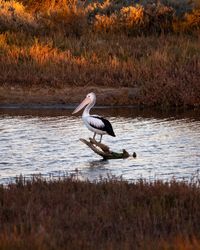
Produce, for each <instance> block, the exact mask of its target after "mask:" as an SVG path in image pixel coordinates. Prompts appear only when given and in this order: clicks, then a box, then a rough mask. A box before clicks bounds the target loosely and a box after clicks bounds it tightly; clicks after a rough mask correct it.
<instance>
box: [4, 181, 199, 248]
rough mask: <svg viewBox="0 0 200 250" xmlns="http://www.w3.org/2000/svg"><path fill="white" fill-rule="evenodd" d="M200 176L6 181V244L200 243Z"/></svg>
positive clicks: (187, 245)
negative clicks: (192, 178)
mask: <svg viewBox="0 0 200 250" xmlns="http://www.w3.org/2000/svg"><path fill="white" fill-rule="evenodd" d="M199 237H200V188H199V181H196V182H195V181H193V182H191V183H190V184H188V183H184V182H183V181H181V182H176V181H171V182H162V181H155V182H153V183H147V182H145V181H142V180H141V181H138V182H137V183H127V182H126V181H122V180H116V179H107V180H101V181H100V182H98V183H91V182H88V181H85V182H81V181H78V180H76V179H75V178H63V179H60V180H57V181H56V180H54V181H52V180H51V181H46V180H44V179H41V178H39V177H35V178H33V179H32V180H29V181H25V180H24V179H23V178H19V179H18V180H17V182H16V184H10V185H8V186H7V187H5V186H1V187H0V248H1V249H57V250H59V249H70V250H73V249H105V250H106V249H124V250H126V249H154V250H155V249H176V250H179V249H181V250H185V249H199V248H200V238H199Z"/></svg>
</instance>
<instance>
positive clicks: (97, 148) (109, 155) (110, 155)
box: [80, 138, 136, 160]
mask: <svg viewBox="0 0 200 250" xmlns="http://www.w3.org/2000/svg"><path fill="white" fill-rule="evenodd" d="M80 141H82V142H83V143H84V144H86V145H87V146H88V147H89V148H90V149H92V150H93V151H94V152H95V153H96V154H98V155H100V156H101V157H103V159H104V160H110V159H125V158H128V157H129V156H130V154H129V153H128V152H127V151H126V150H125V149H123V150H122V152H121V153H117V152H113V151H110V149H109V147H108V146H107V145H105V144H103V143H101V142H97V141H96V140H95V139H92V138H89V141H87V140H85V139H82V138H81V139H80ZM132 156H133V157H134V158H135V157H136V153H135V152H134V153H133V155H132Z"/></svg>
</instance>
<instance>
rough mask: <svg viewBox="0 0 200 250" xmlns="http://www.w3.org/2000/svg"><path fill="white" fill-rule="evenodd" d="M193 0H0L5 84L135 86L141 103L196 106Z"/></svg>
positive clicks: (0, 65) (197, 48) (197, 45)
mask: <svg viewBox="0 0 200 250" xmlns="http://www.w3.org/2000/svg"><path fill="white" fill-rule="evenodd" d="M188 4H189V3H188ZM194 6H196V7H194ZM194 6H193V9H192V10H190V11H188V10H187V8H186V7H185V12H183V13H182V14H181V15H180V14H179V15H178V14H176V8H177V7H176V8H175V7H173V6H172V5H169V4H168V5H167V4H166V5H164V3H159V4H149V3H146V4H143V5H133V4H131V3H130V4H125V3H123V2H122V3H118V2H115V1H114V2H112V1H105V2H103V3H102V4H100V3H90V4H87V3H82V2H79V1H64V0H59V1H48V0H37V1H26V0H23V1H20V2H17V1H14V0H12V1H3V0H1V1H0V32H1V33H0V72H1V74H0V84H1V85H16V84H18V85H20V86H22V87H26V86H28V87H31V86H39V87H42V86H46V87H54V88H55V87H59V88H62V87H63V86H70V87H76V86H91V85H92V86H99V87H114V88H115V87H117V88H120V87H131V88H134V89H135V90H136V91H137V96H136V101H135V102H137V103H138V104H143V105H159V106H199V105H200V84H199V82H200V75H199V72H200V62H199V58H200V56H199V55H200V41H199V27H200V26H199V25H200V17H199V6H198V4H197V3H196V4H195V5H194ZM188 8H189V7H188Z"/></svg>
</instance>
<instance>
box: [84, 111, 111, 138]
mask: <svg viewBox="0 0 200 250" xmlns="http://www.w3.org/2000/svg"><path fill="white" fill-rule="evenodd" d="M95 117H97V115H95ZM95 117H93V116H92V115H90V116H84V114H83V115H82V120H83V122H84V124H85V125H86V127H87V128H88V129H89V130H90V131H92V132H94V133H96V134H98V135H105V134H107V132H106V131H103V130H101V129H100V128H101V127H103V126H104V124H103V122H102V121H101V120H97V118H95ZM99 118H100V116H99ZM90 124H93V125H95V127H99V129H97V128H94V127H92V126H91V125H90Z"/></svg>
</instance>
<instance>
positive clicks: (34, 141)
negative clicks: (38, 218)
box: [0, 111, 200, 183]
mask: <svg viewBox="0 0 200 250" xmlns="http://www.w3.org/2000/svg"><path fill="white" fill-rule="evenodd" d="M65 112H67V111H63V112H62V111H59V114H56V115H55V113H54V115H53V116H52V115H48V114H47V115H45V114H44V113H45V111H44V112H43V113H42V115H33V114H31V115H15V114H12V115H6V113H5V114H4V113H3V114H1V115H0V134H1V136H0V182H1V183H4V182H7V181H8V180H12V179H13V178H14V177H15V176H18V175H20V174H23V175H26V176H31V175H32V174H38V173H41V174H42V175H44V176H48V175H55V176H57V175H58V173H59V174H64V173H69V174H70V173H74V171H75V170H76V169H78V170H79V174H80V175H81V176H82V178H83V179H87V178H88V179H91V180H93V179H96V178H99V176H101V177H107V176H108V175H111V176H112V175H115V176H118V177H120V176H122V177H123V178H125V179H127V180H136V179H138V178H147V179H148V180H152V179H169V178H172V177H174V178H177V179H180V178H191V176H193V175H194V173H196V172H197V171H198V170H199V167H200V153H199V152H200V121H199V119H197V118H196V117H195V118H193V117H189V118H188V117H182V116H181V117H173V116H169V117H154V116H150V117H146V116H140V115H137V116H135V115H133V114H132V113H131V112H130V116H128V115H126V117H124V116H123V115H120V114H119V115H118V116H111V117H109V120H110V121H111V122H112V124H113V127H114V130H115V133H116V135H117V137H116V138H113V137H109V136H104V137H103V140H104V142H105V143H106V144H108V145H110V147H111V149H113V150H114V151H119V150H122V149H123V148H124V149H126V150H127V151H129V152H130V153H132V152H136V153H137V158H136V159H133V158H129V159H126V160H112V161H102V160H99V158H98V156H96V155H95V154H94V153H92V152H91V151H90V150H89V148H87V147H86V146H85V145H84V144H82V143H81V142H80V141H79V138H88V137H89V136H92V135H91V133H90V132H89V131H88V130H87V129H86V128H85V127H84V126H83V123H82V120H81V118H80V117H73V116H71V115H70V114H69V113H65ZM110 113H111V112H110ZM111 114H112V113H111ZM114 114H115V115H116V111H115V112H114ZM126 114H128V111H127V112H126ZM107 117H108V115H107Z"/></svg>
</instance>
